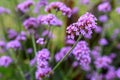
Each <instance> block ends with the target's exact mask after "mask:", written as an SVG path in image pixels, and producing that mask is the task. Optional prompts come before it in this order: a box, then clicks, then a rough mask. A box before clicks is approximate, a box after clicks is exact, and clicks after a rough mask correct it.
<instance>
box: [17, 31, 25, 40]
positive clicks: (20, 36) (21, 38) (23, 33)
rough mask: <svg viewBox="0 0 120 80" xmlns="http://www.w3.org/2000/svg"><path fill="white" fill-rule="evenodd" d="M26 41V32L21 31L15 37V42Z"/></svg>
mask: <svg viewBox="0 0 120 80" xmlns="http://www.w3.org/2000/svg"><path fill="white" fill-rule="evenodd" d="M26 39H27V38H26V32H24V31H21V33H20V34H19V35H18V36H17V37H16V40H18V41H25V40H26Z"/></svg>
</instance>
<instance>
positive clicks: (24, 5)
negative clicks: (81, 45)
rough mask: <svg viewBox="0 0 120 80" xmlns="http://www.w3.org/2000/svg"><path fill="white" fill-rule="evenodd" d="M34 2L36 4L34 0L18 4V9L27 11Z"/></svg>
mask: <svg viewBox="0 0 120 80" xmlns="http://www.w3.org/2000/svg"><path fill="white" fill-rule="evenodd" d="M33 4H34V2H33V1H32V0H26V1H24V2H22V3H20V4H18V5H17V10H18V11H20V12H23V13H25V12H27V11H28V10H29V7H30V6H31V5H33Z"/></svg>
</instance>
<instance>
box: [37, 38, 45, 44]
mask: <svg viewBox="0 0 120 80" xmlns="http://www.w3.org/2000/svg"><path fill="white" fill-rule="evenodd" d="M36 43H37V44H40V45H43V44H45V41H44V38H39V39H38V40H37V41H36Z"/></svg>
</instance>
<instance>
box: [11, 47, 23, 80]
mask: <svg viewBox="0 0 120 80" xmlns="http://www.w3.org/2000/svg"><path fill="white" fill-rule="evenodd" d="M9 52H10V55H11V57H12V58H13V60H14V63H15V65H16V67H17V69H18V71H19V72H20V75H21V77H22V80H25V77H24V73H23V71H22V69H21V67H20V66H19V65H18V61H17V58H16V56H15V53H14V52H13V50H12V49H10V51H9Z"/></svg>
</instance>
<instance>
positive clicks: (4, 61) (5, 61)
mask: <svg viewBox="0 0 120 80" xmlns="http://www.w3.org/2000/svg"><path fill="white" fill-rule="evenodd" d="M11 63H12V59H11V58H10V57H9V56H2V57H0V66H3V67H8V66H9V65H10V64H11Z"/></svg>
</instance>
